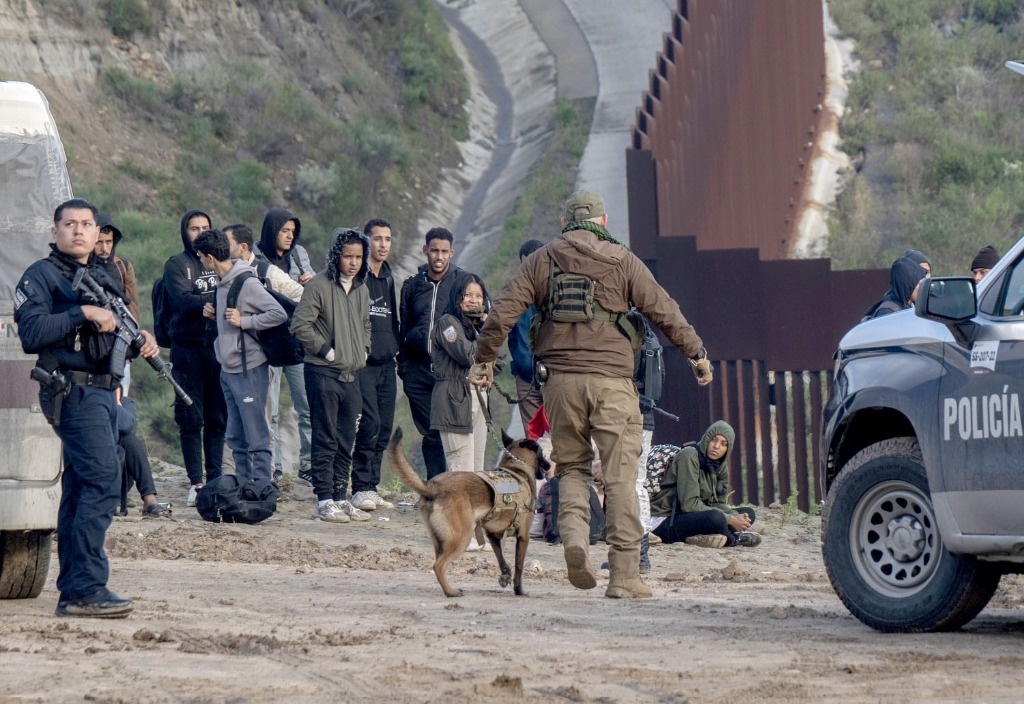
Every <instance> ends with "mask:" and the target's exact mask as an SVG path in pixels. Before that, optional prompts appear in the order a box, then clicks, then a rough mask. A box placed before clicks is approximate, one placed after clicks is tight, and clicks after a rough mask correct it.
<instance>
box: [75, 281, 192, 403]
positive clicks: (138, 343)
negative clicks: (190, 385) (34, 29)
mask: <svg viewBox="0 0 1024 704" xmlns="http://www.w3.org/2000/svg"><path fill="white" fill-rule="evenodd" d="M71 285H72V286H73V287H74V288H75V290H77V291H81V292H83V293H84V294H86V296H87V297H89V298H91V299H92V300H93V301H94V302H95V303H98V304H99V305H101V306H103V307H104V308H106V309H107V310H109V311H110V312H111V313H113V314H114V319H115V320H116V321H117V329H116V330H115V331H114V335H116V336H117V340H116V341H115V342H114V351H113V353H111V357H110V369H111V371H113V370H118V371H120V370H123V369H124V365H125V363H126V362H127V356H128V350H129V348H130V349H132V350H134V351H135V352H136V353H137V352H139V350H141V349H142V347H143V345H145V344H146V338H145V337H143V336H142V331H141V330H140V329H139V321H137V320H136V319H135V316H133V315H132V314H131V311H129V310H128V306H127V305H126V304H125V302H124V301H123V300H121V298H120V297H119V296H111V295H110V294H108V293H107V292H106V290H104V288H103V287H102V286H100V284H99V282H97V281H96V279H94V278H93V276H92V274H90V273H89V272H88V271H87V270H86V268H85V267H80V268H79V269H78V271H77V272H75V277H74V278H73V279H72V280H71ZM143 359H145V360H146V362H148V363H149V366H151V367H153V371H155V372H156V373H157V376H159V377H160V378H161V379H163V380H164V381H166V382H167V383H168V384H170V385H171V388H173V389H174V393H175V394H177V395H178V398H180V399H181V400H182V402H183V403H184V404H185V405H186V406H191V405H192V399H191V398H190V397H189V395H188V394H187V393H185V389H183V388H181V386H180V385H179V384H178V382H176V381H175V380H174V377H172V376H171V374H170V371H168V369H167V365H166V364H165V363H164V360H163V358H161V357H160V355H159V354H157V355H154V356H152V357H144V358H143Z"/></svg>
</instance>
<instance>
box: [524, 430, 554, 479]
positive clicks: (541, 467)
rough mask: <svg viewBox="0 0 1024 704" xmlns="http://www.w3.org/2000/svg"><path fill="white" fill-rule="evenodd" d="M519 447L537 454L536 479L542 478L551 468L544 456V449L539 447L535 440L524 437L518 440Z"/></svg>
mask: <svg viewBox="0 0 1024 704" xmlns="http://www.w3.org/2000/svg"><path fill="white" fill-rule="evenodd" d="M519 447H521V448H522V449H524V450H527V451H528V452H533V453H534V454H536V455H537V479H543V478H544V477H545V473H546V472H547V471H548V470H549V469H551V463H550V462H548V460H547V458H546V457H544V451H543V450H541V449H540V445H538V444H537V442H536V441H535V440H529V439H526V440H520V441H519Z"/></svg>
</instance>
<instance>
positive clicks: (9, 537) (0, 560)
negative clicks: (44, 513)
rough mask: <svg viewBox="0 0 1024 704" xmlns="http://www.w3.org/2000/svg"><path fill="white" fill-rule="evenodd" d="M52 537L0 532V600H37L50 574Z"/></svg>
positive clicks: (33, 532) (42, 534)
mask: <svg viewBox="0 0 1024 704" xmlns="http://www.w3.org/2000/svg"><path fill="white" fill-rule="evenodd" d="M52 536H53V533H49V532H43V531H27V532H26V531H6V532H0V599H34V598H35V597H37V596H39V593H40V592H42V591H43V585H44V584H45V583H46V573H47V572H49V570H50V546H51V543H52Z"/></svg>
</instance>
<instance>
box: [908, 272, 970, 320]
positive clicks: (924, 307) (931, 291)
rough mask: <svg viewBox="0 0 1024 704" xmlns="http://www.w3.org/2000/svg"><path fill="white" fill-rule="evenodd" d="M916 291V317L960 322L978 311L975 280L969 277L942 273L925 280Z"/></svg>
mask: <svg viewBox="0 0 1024 704" xmlns="http://www.w3.org/2000/svg"><path fill="white" fill-rule="evenodd" d="M922 289H923V290H921V291H918V293H917V301H915V303H914V311H915V312H916V313H917V315H918V316H920V317H922V318H926V319H928V320H934V321H936V322H939V323H945V324H947V325H948V324H950V323H962V322H964V321H967V320H970V319H971V318H973V317H974V316H975V315H977V314H978V299H977V297H976V296H975V290H974V279H972V278H971V277H969V276H944V277H942V278H938V279H925V280H924V281H923V282H922Z"/></svg>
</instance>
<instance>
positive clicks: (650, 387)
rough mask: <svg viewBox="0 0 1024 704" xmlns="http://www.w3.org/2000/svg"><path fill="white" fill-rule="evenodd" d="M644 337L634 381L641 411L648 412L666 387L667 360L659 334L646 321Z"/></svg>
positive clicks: (659, 398) (638, 352)
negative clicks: (638, 394)
mask: <svg viewBox="0 0 1024 704" xmlns="http://www.w3.org/2000/svg"><path fill="white" fill-rule="evenodd" d="M643 322H644V337H643V340H642V342H641V343H640V349H639V350H638V351H637V368H636V374H635V375H634V377H633V378H634V380H635V381H636V386H637V391H638V392H639V393H640V409H641V410H642V411H644V412H647V411H649V410H651V409H653V408H654V406H656V405H657V404H658V401H660V400H661V392H662V389H663V387H664V385H665V361H664V360H665V358H664V355H663V349H662V346H661V340H659V339H658V334H657V333H656V332H654V330H653V328H651V326H650V325H649V324H648V323H647V320H646V319H644V321H643Z"/></svg>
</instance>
